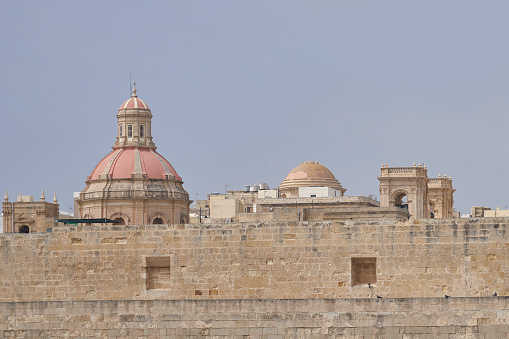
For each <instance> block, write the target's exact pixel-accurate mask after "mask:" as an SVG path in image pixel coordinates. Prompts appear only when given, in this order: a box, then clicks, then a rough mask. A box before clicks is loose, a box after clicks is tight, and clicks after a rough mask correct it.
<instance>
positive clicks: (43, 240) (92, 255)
mask: <svg viewBox="0 0 509 339" xmlns="http://www.w3.org/2000/svg"><path fill="white" fill-rule="evenodd" d="M508 227H509V219H504V218H500V219H498V218H497V219H495V218H484V219H470V220H417V221H415V222H413V223H409V222H396V221H388V220H385V221H376V222H375V221H371V222H369V221H362V222H325V223H306V222H303V223H242V224H239V223H237V224H208V225H205V224H202V225H199V224H198V225H170V226H167V225H149V226H60V227H58V228H54V229H53V233H38V234H33V233H32V234H2V235H0V261H1V263H2V264H1V265H0V276H1V278H2V279H0V301H4V302H13V301H80V300H155V299H167V300H179V299H196V300H203V299H319V298H376V296H377V295H379V296H381V297H383V298H415V297H439V298H443V297H444V296H445V295H446V294H447V295H450V296H452V297H479V296H481V297H484V296H491V295H492V294H493V293H495V292H497V293H498V295H507V294H509V290H508V288H509V284H508V281H507V275H508V267H509V265H508V259H507V258H509V255H508V244H509V242H508V239H509V238H508V235H507V230H508ZM359 258H360V259H362V258H367V261H366V262H364V263H363V261H362V260H360V261H359V260H357V259H359ZM352 259H355V260H352ZM373 259H374V260H373ZM353 262H355V265H356V266H355V267H354V265H352V263H353ZM359 262H360V264H359ZM373 262H374V265H375V266H372V265H373ZM369 265H371V266H369ZM352 272H354V273H355V272H360V273H359V274H360V276H359V277H357V278H356V279H353V278H352ZM373 272H374V273H375V276H374V277H372V276H371V274H372V273H373ZM366 279H367V280H366ZM370 279H374V281H372V280H370ZM354 280H355V282H356V283H355V285H357V286H352V285H353V284H352V281H354ZM368 281H372V283H370V284H369V285H368V283H367V282H368Z"/></svg>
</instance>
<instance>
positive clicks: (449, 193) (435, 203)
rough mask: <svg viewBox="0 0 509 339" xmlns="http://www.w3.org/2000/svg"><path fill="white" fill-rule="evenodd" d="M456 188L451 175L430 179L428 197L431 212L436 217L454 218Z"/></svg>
mask: <svg viewBox="0 0 509 339" xmlns="http://www.w3.org/2000/svg"><path fill="white" fill-rule="evenodd" d="M455 191H456V190H455V189H454V188H452V179H451V177H449V178H447V175H445V174H444V177H443V178H441V177H440V174H439V175H438V178H430V179H429V180H428V199H429V204H430V213H432V216H433V217H434V218H452V217H453V211H454V207H453V206H454V197H453V194H454V192H455Z"/></svg>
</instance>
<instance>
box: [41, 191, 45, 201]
mask: <svg viewBox="0 0 509 339" xmlns="http://www.w3.org/2000/svg"><path fill="white" fill-rule="evenodd" d="M44 200H46V197H45V196H44V188H43V189H42V194H41V201H44Z"/></svg>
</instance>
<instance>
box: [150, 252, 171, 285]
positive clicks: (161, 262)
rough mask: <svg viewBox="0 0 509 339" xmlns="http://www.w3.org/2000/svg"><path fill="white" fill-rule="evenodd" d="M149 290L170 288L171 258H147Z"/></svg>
mask: <svg viewBox="0 0 509 339" xmlns="http://www.w3.org/2000/svg"><path fill="white" fill-rule="evenodd" d="M146 270H147V277H146V284H147V290H153V289H168V288H170V257H146Z"/></svg>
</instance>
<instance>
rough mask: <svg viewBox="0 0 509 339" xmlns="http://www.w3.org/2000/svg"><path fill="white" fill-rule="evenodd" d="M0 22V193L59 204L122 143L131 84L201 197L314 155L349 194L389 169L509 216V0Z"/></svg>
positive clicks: (39, 13)
mask: <svg viewBox="0 0 509 339" xmlns="http://www.w3.org/2000/svg"><path fill="white" fill-rule="evenodd" d="M2 13H3V15H2V20H1V21H0V29H1V30H2V35H1V36H0V46H1V50H0V51H1V63H0V99H1V102H2V124H1V126H2V134H1V136H2V153H3V154H2V157H1V166H0V189H2V192H3V191H4V190H5V189H7V190H8V192H9V195H10V196H11V199H14V198H15V196H16V195H17V194H19V193H20V192H22V193H23V194H28V195H34V196H35V197H36V198H38V197H39V196H40V191H41V189H42V188H43V187H44V188H45V190H46V197H50V196H52V194H53V192H54V191H56V192H57V194H58V196H59V200H60V203H61V209H62V210H64V211H68V210H69V207H70V206H72V194H73V192H74V191H81V190H82V189H83V188H84V185H85V184H84V181H85V178H86V176H87V175H89V174H90V173H91V171H92V169H93V168H94V166H95V165H96V163H97V162H99V161H100V160H101V158H102V157H103V156H104V155H106V154H107V153H108V152H109V151H110V149H111V146H112V145H113V142H114V140H115V136H116V117H115V115H116V113H117V109H118V107H119V106H120V104H121V103H122V102H123V101H124V100H125V99H127V98H128V96H129V72H132V75H133V79H134V80H136V82H137V88H138V95H139V96H140V98H142V99H144V100H145V101H146V102H147V104H148V105H149V107H150V108H151V109H152V113H153V115H154V118H153V136H154V141H155V143H156V145H157V146H158V151H159V152H160V153H161V154H162V155H163V156H165V157H166V158H167V159H168V160H169V161H170V163H171V164H172V165H173V166H174V167H175V169H176V170H177V172H178V173H179V175H181V176H182V177H183V179H184V187H185V189H186V190H187V191H188V192H189V194H190V197H191V199H193V200H194V199H195V198H196V194H198V197H199V198H200V199H204V198H205V196H206V194H207V193H210V192H224V188H225V185H229V187H228V189H241V188H242V186H243V185H245V184H255V183H260V182H268V183H269V185H270V186H271V187H276V186H278V185H279V183H280V182H281V181H282V180H283V179H284V177H285V176H286V174H287V173H288V172H289V171H290V170H291V169H292V168H294V167H295V166H297V165H298V164H300V163H301V162H302V161H304V160H315V161H318V162H320V163H322V164H324V165H325V166H327V167H328V168H329V169H330V170H331V171H332V172H333V173H334V175H335V176H336V178H337V179H338V180H339V181H340V182H341V183H342V185H343V186H344V187H345V188H347V189H348V191H347V192H346V194H347V195H369V194H378V180H377V176H378V175H379V173H380V165H381V163H382V162H388V163H389V164H390V165H393V166H411V165H412V163H413V162H414V161H415V162H417V163H419V162H425V163H426V164H427V166H428V169H429V176H430V177H436V176H438V174H439V173H441V174H443V173H444V172H445V173H446V174H447V175H448V176H449V175H450V176H452V178H453V180H454V182H453V184H454V187H455V188H456V189H457V191H456V194H455V201H456V204H455V207H456V208H457V209H458V210H460V211H461V212H462V213H469V211H470V207H471V206H473V205H487V206H489V207H492V208H495V207H497V206H500V207H501V208H505V207H506V206H509V196H507V195H506V194H505V193H506V192H508V191H509V179H508V178H507V167H508V164H509V157H508V156H507V153H508V151H507V147H506V145H507V143H508V141H509V140H508V139H509V135H508V133H506V130H507V126H508V122H509V117H508V114H507V112H508V108H509V95H508V93H509V39H508V33H509V20H507V17H508V15H509V2H507V1H483V2H480V1H466V0H458V1H442V0H441V1H337V0H335V1H165V2H163V1H152V2H148V1H143V2H142V1H138V2H136V1H86V2H85V1H82V2H77V1H11V2H5V3H4V4H3V5H2Z"/></svg>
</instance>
